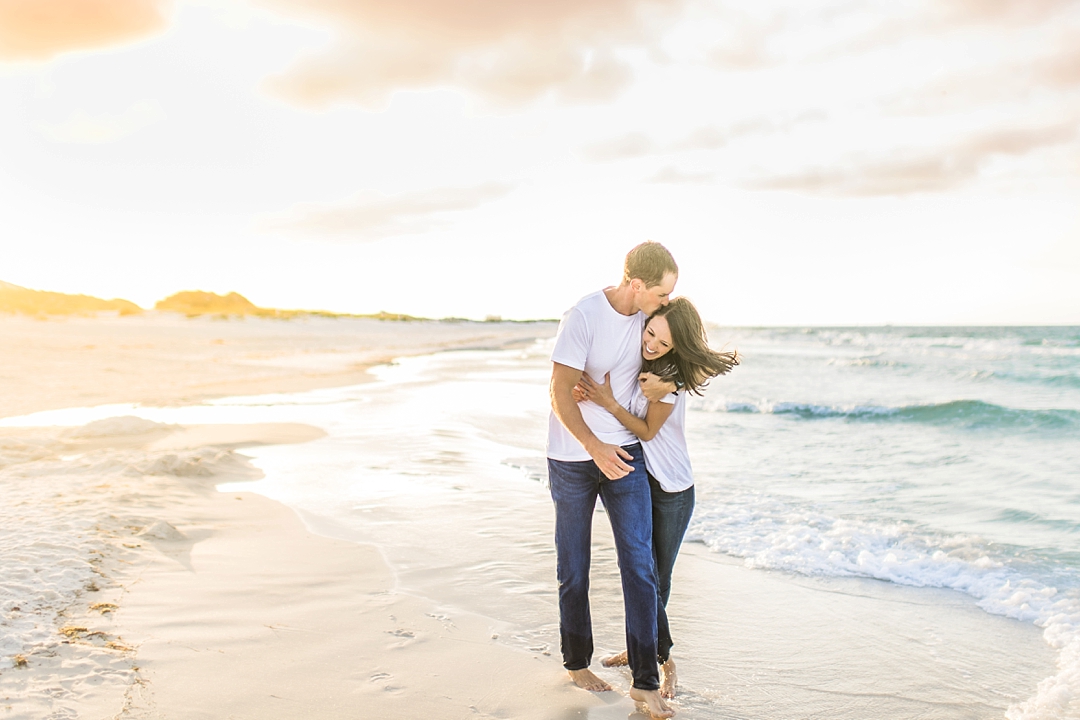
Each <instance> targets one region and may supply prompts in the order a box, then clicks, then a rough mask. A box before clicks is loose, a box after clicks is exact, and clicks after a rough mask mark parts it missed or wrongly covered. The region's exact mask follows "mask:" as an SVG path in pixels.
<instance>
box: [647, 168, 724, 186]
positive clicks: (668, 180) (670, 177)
mask: <svg viewBox="0 0 1080 720" xmlns="http://www.w3.org/2000/svg"><path fill="white" fill-rule="evenodd" d="M715 177H716V175H715V173H711V172H687V171H685V170H680V169H679V168H677V167H675V166H674V165H667V166H665V167H662V168H660V169H659V170H658V171H657V172H656V174H654V175H653V176H652V177H650V178H649V179H648V180H646V181H645V182H650V183H659V184H662V185H701V184H705V183H710V182H712V181H713V179H714V178H715Z"/></svg>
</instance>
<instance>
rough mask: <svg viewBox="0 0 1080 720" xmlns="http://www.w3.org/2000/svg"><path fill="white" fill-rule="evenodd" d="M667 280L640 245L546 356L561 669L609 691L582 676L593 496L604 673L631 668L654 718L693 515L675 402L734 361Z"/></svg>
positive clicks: (572, 313)
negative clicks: (612, 590) (613, 577)
mask: <svg viewBox="0 0 1080 720" xmlns="http://www.w3.org/2000/svg"><path fill="white" fill-rule="evenodd" d="M678 276H679V268H678V266H677V265H676V264H675V260H674V258H672V256H671V253H669V252H668V251H667V249H666V248H665V247H664V246H663V245H661V244H659V243H655V242H646V243H642V244H641V245H638V246H637V247H635V248H634V249H633V250H631V251H630V252H629V254H627V256H626V262H625V265H624V270H623V278H622V282H621V283H620V284H619V285H618V286H616V287H609V288H606V289H604V290H600V291H598V292H595V293H593V294H591V295H587V296H585V297H584V298H582V299H581V300H580V301H578V303H577V304H576V305H575V306H574V307H572V308H571V309H570V310H569V311H568V312H567V313H566V315H564V316H563V319H562V322H561V323H560V324H559V331H558V335H557V336H556V339H555V349H554V350H553V351H552V355H551V360H552V362H553V370H552V375H551V407H552V414H551V419H550V423H549V427H548V447H547V457H548V478H549V482H550V488H551V497H552V500H554V502H555V546H556V553H557V556H558V580H559V631H560V639H561V644H562V655H563V665H564V667H565V668H566V669H567V671H568V672H569V674H570V678H571V679H572V680H573V681H574V683H575V684H576V685H578V686H579V687H581V688H584V689H586V690H591V691H594V692H600V691H605V690H611V686H610V685H608V684H607V683H606V682H604V681H603V680H601V679H600V678H599V677H597V676H596V675H595V674H594V673H593V672H592V671H591V670H589V663H590V662H591V660H592V653H593V638H592V620H591V617H590V614H589V565H590V559H591V546H592V517H593V511H594V509H595V507H596V498H597V497H598V496H599V497H600V500H601V501H602V502H603V503H604V508H605V509H606V511H607V516H608V519H609V520H610V522H611V529H612V533H613V535H614V538H615V550H616V554H617V557H618V563H619V572H620V575H621V578H622V590H623V604H624V608H625V614H626V651H625V653H622V654H620V655H616V656H614V657H611V658H608V659H607V660H605V661H604V664H605V665H616V664H628V665H629V666H630V670H631V674H632V675H633V687H632V688H631V690H630V697H632V698H633V699H634V700H636V701H638V702H640V703H643V704H645V705H646V706H647V707H648V709H649V712H650V713H651V714H652V715H653V716H654V717H671V716H673V715H674V714H675V713H674V710H673V709H672V708H671V707H670V706H669V705H668V704H667V703H666V702H665V698H671V697H674V694H675V663H674V661H673V660H672V659H671V647H672V644H673V643H672V639H671V634H670V631H669V628H668V621H667V613H666V612H665V606H666V604H667V599H668V595H669V593H670V588H671V571H672V567H673V566H674V563H675V557H676V555H677V554H678V550H679V545H680V544H681V543H682V538H683V534H684V533H685V531H686V526H687V524H688V523H689V521H690V515H691V513H692V511H693V508H694V487H693V483H694V481H693V475H692V473H691V469H690V459H689V455H688V453H687V449H686V438H685V434H684V431H683V420H684V417H685V413H686V396H687V394H688V393H691V392H693V393H700V391H701V389H702V388H703V387H704V385H705V384H706V383H707V382H708V381H709V380H710V379H712V378H713V377H715V376H717V375H721V374H724V373H726V372H728V371H729V370H730V369H731V367H732V366H733V365H736V364H738V360H737V357H736V355H735V354H734V353H718V352H715V351H713V350H711V349H709V346H708V341H707V338H706V336H705V329H704V326H703V324H702V322H701V318H700V316H699V315H698V313H697V310H695V309H694V306H693V305H692V304H691V303H690V302H689V301H688V300H686V299H685V298H678V299H675V300H671V298H670V296H671V293H672V291H673V290H674V289H675V283H676V281H677V280H678ZM661 674H662V675H663V678H661ZM661 680H663V683H662V684H661Z"/></svg>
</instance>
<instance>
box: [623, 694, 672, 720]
mask: <svg viewBox="0 0 1080 720" xmlns="http://www.w3.org/2000/svg"><path fill="white" fill-rule="evenodd" d="M630 697H632V698H633V699H634V700H636V701H638V702H639V703H641V704H643V705H644V706H645V707H647V708H648V709H649V714H650V715H652V716H653V717H654V718H669V717H674V716H675V711H674V710H673V709H672V708H671V707H670V706H669V705H668V704H667V703H666V702H664V698H662V697H660V691H659V690H638V689H637V688H630Z"/></svg>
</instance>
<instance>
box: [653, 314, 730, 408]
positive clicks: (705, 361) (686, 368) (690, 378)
mask: <svg viewBox="0 0 1080 720" xmlns="http://www.w3.org/2000/svg"><path fill="white" fill-rule="evenodd" d="M655 317H663V318H664V319H666V320H667V323H668V327H669V328H670V329H671V345H672V348H671V351H670V352H668V353H667V354H666V355H664V356H663V357H659V358H657V359H656V360H652V361H645V365H644V367H643V368H642V369H643V370H646V371H648V372H651V373H653V374H655V375H658V376H660V377H661V378H663V379H664V380H668V381H671V382H674V383H675V385H677V386H678V387H679V388H680V389H681V388H686V389H687V390H689V391H690V392H692V393H694V394H695V395H701V391H702V390H704V389H705V386H706V385H708V384H709V381H710V380H712V379H713V378H714V377H716V376H717V375H726V374H728V373H729V372H731V368H733V367H735V366H736V365H738V364H739V353H738V351H733V352H717V351H715V350H713V349H711V348H710V347H709V338H708V336H707V335H706V334H705V324H704V323H702V322H701V315H699V314H698V311H697V308H695V307H694V304H693V303H691V302H690V301H689V300H687V299H686V298H683V297H680V298H675V299H674V300H672V301H671V302H670V303H668V304H667V305H665V306H663V307H661V308H660V309H659V310H657V311H656V312H655V313H654V314H653V316H652V318H655ZM652 318H649V321H650V322H651V321H652Z"/></svg>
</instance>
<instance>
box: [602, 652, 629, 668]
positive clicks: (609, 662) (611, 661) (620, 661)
mask: <svg viewBox="0 0 1080 720" xmlns="http://www.w3.org/2000/svg"><path fill="white" fill-rule="evenodd" d="M600 664H601V665H603V666H604V667H625V666H627V665H629V664H630V660H629V659H628V658H627V657H626V651H625V650H623V651H622V652H621V653H619V654H618V655H611V656H610V657H606V658H604V659H603V660H601V661H600Z"/></svg>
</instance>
